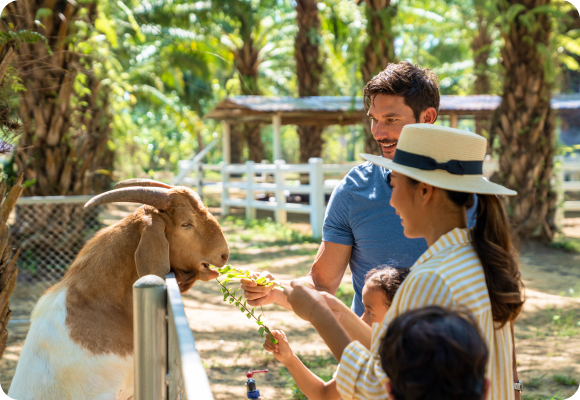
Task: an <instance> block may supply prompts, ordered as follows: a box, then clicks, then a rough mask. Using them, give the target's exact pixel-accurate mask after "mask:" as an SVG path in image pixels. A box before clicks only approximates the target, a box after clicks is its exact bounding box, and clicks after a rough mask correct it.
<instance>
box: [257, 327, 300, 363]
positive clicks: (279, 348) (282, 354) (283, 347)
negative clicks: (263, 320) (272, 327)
mask: <svg viewBox="0 0 580 400" xmlns="http://www.w3.org/2000/svg"><path fill="white" fill-rule="evenodd" d="M271 332H272V336H274V338H275V339H276V340H277V341H278V343H276V344H274V343H272V342H271V341H270V334H268V335H266V341H265V342H264V349H266V351H269V352H270V353H272V354H274V357H276V360H278V361H280V362H281V363H282V364H285V363H287V362H288V361H290V360H291V359H292V357H294V353H293V352H292V349H291V348H290V344H289V343H288V339H287V338H286V334H285V333H284V331H271Z"/></svg>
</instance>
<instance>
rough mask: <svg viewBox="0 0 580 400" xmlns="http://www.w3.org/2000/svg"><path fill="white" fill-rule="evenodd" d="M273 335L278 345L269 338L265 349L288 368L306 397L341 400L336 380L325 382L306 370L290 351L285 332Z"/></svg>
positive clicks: (313, 399)
mask: <svg viewBox="0 0 580 400" xmlns="http://www.w3.org/2000/svg"><path fill="white" fill-rule="evenodd" d="M272 335H273V336H274V337H275V338H276V339H277V340H278V344H273V343H272V342H270V338H269V337H267V338H266V342H265V343H264V348H265V349H266V350H267V351H269V352H271V353H273V354H274V357H276V359H277V360H278V361H280V362H281V363H282V364H284V365H285V366H286V368H288V371H289V372H290V374H291V375H292V377H293V378H294V381H295V382H296V384H297V385H298V387H299V388H300V390H301V391H302V393H304V395H305V396H306V397H308V398H309V399H310V400H340V394H339V393H338V389H337V388H336V381H335V380H334V379H332V380H331V381H329V382H324V381H323V380H322V379H320V378H319V377H317V376H316V375H314V374H313V373H312V371H310V370H309V369H308V368H306V366H305V365H304V364H303V363H302V361H300V359H299V358H298V357H297V356H296V355H295V354H294V353H293V352H292V349H290V345H289V343H288V339H287V338H286V334H284V332H282V331H272Z"/></svg>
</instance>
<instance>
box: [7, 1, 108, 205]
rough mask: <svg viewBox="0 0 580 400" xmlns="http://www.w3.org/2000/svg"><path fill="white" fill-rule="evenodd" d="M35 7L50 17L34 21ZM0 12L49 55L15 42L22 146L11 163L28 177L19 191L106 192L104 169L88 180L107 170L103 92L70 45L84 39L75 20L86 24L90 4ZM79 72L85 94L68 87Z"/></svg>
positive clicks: (22, 4)
mask: <svg viewBox="0 0 580 400" xmlns="http://www.w3.org/2000/svg"><path fill="white" fill-rule="evenodd" d="M40 8H48V9H50V10H51V11H52V15H49V16H44V17H41V21H40V22H41V23H42V25H44V27H42V26H41V25H37V24H36V23H35V16H36V13H37V11H38V9H40ZM4 15H5V17H4V20H5V22H8V23H10V24H12V26H14V28H13V29H14V30H21V29H27V30H31V31H37V32H38V33H40V34H42V35H44V36H45V37H46V38H47V40H48V46H49V47H50V49H51V50H52V52H53V54H52V55H51V54H49V53H48V52H47V49H46V46H45V43H44V42H43V41H38V42H37V43H25V42H22V43H20V54H19V63H18V75H19V76H20V78H21V79H22V83H23V85H24V87H25V88H26V92H24V93H23V99H22V101H21V105H20V110H19V114H20V118H21V119H22V122H23V132H22V135H21V139H20V146H21V148H22V150H21V151H20V152H18V153H17V154H16V156H15V162H16V165H17V166H18V169H19V170H20V171H22V172H24V179H25V180H26V181H34V182H35V183H34V184H33V185H32V186H30V187H29V188H27V189H25V192H24V195H26V196H55V195H83V194H90V193H96V192H100V191H102V190H104V189H108V186H109V184H110V180H109V179H104V178H103V176H102V175H103V174H100V175H101V176H99V177H98V178H97V179H95V170H98V169H101V170H107V171H110V170H111V169H112V162H111V157H110V154H108V149H107V148H106V144H107V141H108V139H109V127H108V126H109V121H110V116H109V115H108V112H107V96H106V95H105V93H103V91H101V90H99V89H100V85H101V82H100V80H99V79H98V77H96V76H95V75H94V73H93V72H92V71H91V70H90V66H89V67H88V68H89V69H87V68H85V67H84V66H83V64H84V65H87V64H88V65H91V64H92V61H91V60H90V58H88V57H84V58H83V59H82V60H81V58H80V56H79V52H78V51H76V50H77V49H75V45H74V42H75V41H76V43H78V42H80V41H83V40H86V39H87V37H85V35H84V33H83V32H82V31H79V30H78V29H76V26H75V24H76V22H77V21H83V22H85V23H87V24H89V25H90V26H92V25H93V24H94V21H95V20H96V18H97V3H96V2H94V1H92V2H88V3H83V4H82V5H80V4H77V3H75V2H69V1H66V0H55V1H50V2H48V3H44V4H43V3H42V2H35V1H31V0H18V1H15V2H12V3H10V4H8V5H7V6H6V11H5V13H4ZM3 26H6V25H3ZM3 29H5V28H3ZM72 38H75V39H72ZM79 73H83V74H84V75H86V76H87V78H86V83H85V85H86V87H87V88H88V89H89V90H90V93H86V94H82V95H79V94H78V93H77V92H76V91H75V90H74V87H73V85H74V84H75V79H76V78H77V76H78V75H79ZM105 176H106V175H105Z"/></svg>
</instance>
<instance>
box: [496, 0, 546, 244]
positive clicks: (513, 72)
mask: <svg viewBox="0 0 580 400" xmlns="http://www.w3.org/2000/svg"><path fill="white" fill-rule="evenodd" d="M550 10H551V7H550V0H523V1H521V0H510V1H502V2H500V3H499V12H500V15H502V22H501V34H502V36H503V39H504V42H505V44H504V46H503V48H502V49H501V55H502V59H503V62H502V64H503V67H504V68H505V79H504V84H503V96H502V101H501V104H500V106H499V108H498V110H497V112H496V114H495V116H494V120H493V122H492V131H494V134H497V135H498V137H499V141H500V144H501V146H500V150H499V164H500V172H499V173H498V174H496V177H495V179H496V180H497V181H498V182H500V183H501V184H503V185H505V186H506V187H508V188H510V189H513V190H516V191H517V192H518V196H513V197H509V198H508V199H506V202H507V205H508V213H509V216H510V218H511V222H512V224H513V226H514V228H515V230H516V232H517V233H518V234H519V235H520V236H521V237H524V238H527V237H538V238H542V239H548V240H549V239H551V238H552V237H553V236H554V233H555V231H556V227H555V221H554V217H555V207H556V193H555V191H554V189H553V187H552V185H551V180H552V175H553V169H552V164H553V157H554V153H555V151H556V147H555V143H554V141H555V133H554V115H553V112H552V110H551V108H550V96H551V94H550V89H551V82H552V79H553V77H552V76H551V69H552V64H551V63H552V60H551V55H550V52H549V50H548V48H549V45H550V23H551V21H550V16H549V12H550Z"/></svg>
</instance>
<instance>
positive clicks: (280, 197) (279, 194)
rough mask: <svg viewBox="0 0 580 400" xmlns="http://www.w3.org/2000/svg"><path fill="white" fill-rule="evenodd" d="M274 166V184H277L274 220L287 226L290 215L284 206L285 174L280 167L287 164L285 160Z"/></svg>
mask: <svg viewBox="0 0 580 400" xmlns="http://www.w3.org/2000/svg"><path fill="white" fill-rule="evenodd" d="M274 164H275V165H276V169H275V170H274V183H275V184H276V192H275V196H276V211H275V212H274V218H275V220H276V222H277V223H279V224H285V223H286V222H287V221H288V215H287V213H286V210H285V209H284V206H285V205H286V196H284V189H283V186H284V181H285V179H284V178H285V175H284V172H282V171H281V170H280V166H281V165H284V164H286V161H284V160H275V161H274Z"/></svg>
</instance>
